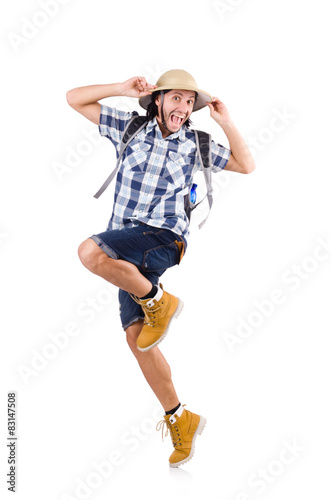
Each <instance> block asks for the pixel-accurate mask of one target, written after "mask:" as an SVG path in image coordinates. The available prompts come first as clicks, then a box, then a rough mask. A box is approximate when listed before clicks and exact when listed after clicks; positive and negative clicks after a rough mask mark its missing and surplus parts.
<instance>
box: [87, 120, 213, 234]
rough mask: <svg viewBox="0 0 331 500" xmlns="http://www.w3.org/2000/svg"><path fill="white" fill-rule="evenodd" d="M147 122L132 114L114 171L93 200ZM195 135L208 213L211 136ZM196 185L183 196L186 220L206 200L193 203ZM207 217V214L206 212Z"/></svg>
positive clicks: (199, 133)
mask: <svg viewBox="0 0 331 500" xmlns="http://www.w3.org/2000/svg"><path fill="white" fill-rule="evenodd" d="M147 122H148V118H147V116H140V115H138V114H136V113H135V114H134V115H133V117H132V118H131V120H130V121H129V123H128V124H127V126H126V128H125V130H124V133H123V138H122V142H121V144H120V151H119V154H118V159H117V163H116V167H115V168H114V170H113V171H112V172H111V174H110V175H109V177H107V179H106V180H105V182H104V183H103V184H102V186H101V188H100V189H99V191H98V192H97V193H96V194H95V195H94V198H99V196H101V195H102V193H103V192H104V191H105V190H106V189H107V187H108V186H109V184H110V183H111V181H112V180H113V179H114V177H115V175H116V173H117V171H118V169H119V166H120V161H121V158H122V156H123V153H124V151H125V149H126V147H127V145H128V144H129V143H130V142H131V141H132V139H133V138H134V137H135V136H136V135H137V134H138V133H139V132H140V131H141V130H142V129H143V128H144V127H145V125H146V123H147ZM194 133H195V141H196V145H197V153H198V156H199V160H200V163H201V165H203V169H202V170H203V173H204V177H205V181H206V186H207V194H206V196H207V199H208V203H209V211H210V209H211V207H212V204H213V198H212V191H213V188H212V186H211V167H212V162H211V136H210V134H207V133H206V132H203V131H201V130H194ZM196 186H197V185H196V184H193V186H190V190H189V192H188V193H187V194H186V195H185V198H184V208H185V212H186V215H187V217H188V219H189V220H190V219H191V212H192V210H194V209H195V208H196V207H197V206H198V205H200V203H202V201H203V200H204V199H205V198H206V196H205V197H204V198H203V199H202V200H201V201H200V202H199V203H195V198H196V196H195V188H196ZM208 215H209V212H208ZM208 215H207V217H206V219H205V220H204V221H203V222H201V223H200V224H199V229H201V228H202V226H203V225H204V223H205V222H206V220H207V218H208Z"/></svg>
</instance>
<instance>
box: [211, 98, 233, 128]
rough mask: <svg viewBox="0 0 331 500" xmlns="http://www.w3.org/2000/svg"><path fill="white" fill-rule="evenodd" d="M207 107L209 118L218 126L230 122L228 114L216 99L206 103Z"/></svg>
mask: <svg viewBox="0 0 331 500" xmlns="http://www.w3.org/2000/svg"><path fill="white" fill-rule="evenodd" d="M207 106H208V108H209V109H210V116H211V117H212V118H214V120H215V121H216V122H217V123H218V124H219V125H221V124H222V123H227V122H229V121H230V114H229V112H228V110H227V108H226V106H225V104H223V102H221V101H220V100H219V99H218V97H213V100H212V101H211V102H207Z"/></svg>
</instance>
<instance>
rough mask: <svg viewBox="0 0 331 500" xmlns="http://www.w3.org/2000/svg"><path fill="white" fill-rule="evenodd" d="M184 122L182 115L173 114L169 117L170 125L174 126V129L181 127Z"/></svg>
mask: <svg viewBox="0 0 331 500" xmlns="http://www.w3.org/2000/svg"><path fill="white" fill-rule="evenodd" d="M184 120H185V116H183V115H178V114H175V113H174V114H172V115H171V116H170V121H171V123H172V124H173V125H175V126H176V127H179V126H180V125H182V123H183V122H184Z"/></svg>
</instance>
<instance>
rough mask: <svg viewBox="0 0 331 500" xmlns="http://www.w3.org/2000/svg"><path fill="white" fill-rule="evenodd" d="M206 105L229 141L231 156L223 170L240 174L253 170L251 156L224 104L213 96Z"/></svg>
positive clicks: (253, 165)
mask: <svg viewBox="0 0 331 500" xmlns="http://www.w3.org/2000/svg"><path fill="white" fill-rule="evenodd" d="M207 105H208V107H209V109H210V115H211V117H212V118H214V120H215V121H216V123H218V124H219V126H220V127H222V129H223V131H224V133H225V135H226V136H227V138H228V141H229V145H230V149H231V156H230V158H229V161H228V162H227V164H226V166H225V167H224V170H231V171H232V172H239V173H240V174H249V173H251V172H253V170H254V169H255V162H254V160H253V157H252V155H251V153H250V151H249V149H248V146H247V144H246V142H245V141H244V139H243V137H242V136H241V135H240V133H239V130H238V129H237V128H236V126H235V124H234V123H233V121H232V120H231V118H230V114H229V112H228V110H227V109H226V107H225V105H224V104H223V103H222V102H221V101H220V100H219V99H218V98H217V97H214V98H213V100H212V101H211V102H207Z"/></svg>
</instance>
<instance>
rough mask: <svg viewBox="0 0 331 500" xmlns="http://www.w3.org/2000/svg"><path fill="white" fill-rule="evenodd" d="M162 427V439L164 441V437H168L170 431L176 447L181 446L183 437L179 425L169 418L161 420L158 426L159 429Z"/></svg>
mask: <svg viewBox="0 0 331 500" xmlns="http://www.w3.org/2000/svg"><path fill="white" fill-rule="evenodd" d="M161 429H162V441H163V438H164V437H167V435H168V434H169V431H170V434H171V438H172V444H173V445H174V446H175V447H176V445H179V446H181V443H180V440H181V437H180V433H179V428H178V425H176V424H171V423H170V422H169V421H168V420H165V419H164V420H160V422H158V424H157V426H156V430H157V431H159V430H161ZM164 430H165V433H164V436H163V432H164Z"/></svg>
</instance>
